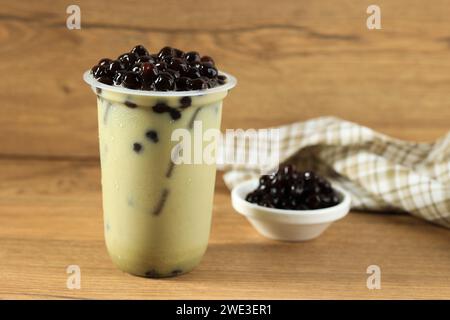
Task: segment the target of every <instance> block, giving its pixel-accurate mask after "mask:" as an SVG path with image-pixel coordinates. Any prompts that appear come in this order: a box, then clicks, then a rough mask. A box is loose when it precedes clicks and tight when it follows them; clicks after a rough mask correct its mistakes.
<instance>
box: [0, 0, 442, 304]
mask: <svg viewBox="0 0 450 320" xmlns="http://www.w3.org/2000/svg"><path fill="white" fill-rule="evenodd" d="M372 3H373V2H372V1H366V0H363V1H356V0H355V1H325V0H317V1H300V0H289V1H283V0H282V1H270V0H260V1H256V0H254V1H241V0H229V1H194V0H186V1H182V2H181V1H169V0H168V1H126V2H125V1H106V0H101V1H95V2H94V1H87V0H81V1H77V4H78V5H79V6H80V8H81V17H82V21H81V30H68V29H67V28H66V26H65V20H66V17H67V14H66V7H67V6H68V3H67V2H66V1H50V0H42V1H31V0H28V1H8V2H3V3H2V4H1V5H0V71H1V74H2V80H1V81H0V101H1V103H0V106H1V107H0V137H1V138H0V298H20V299H35V298H44V299H45V298H120V299H127V298H164V299H165V298H168V299H174V298H199V299H207V298H244V299H245V298H275V299H284V298H294V299H298V298H450V250H449V245H450V241H449V240H450V232H449V231H448V230H446V229H444V228H440V227H436V226H433V225H431V224H428V223H426V222H423V221H420V220H418V219H415V218H413V217H410V216H408V215H397V214H393V213H386V214H374V213H360V212H352V213H351V214H350V215H349V216H348V217H346V218H345V219H343V220H342V221H340V222H337V223H335V224H334V225H333V226H332V227H331V228H330V229H329V230H327V231H326V233H324V234H323V236H321V237H320V238H318V239H316V240H314V241H311V242H305V243H285V242H277V241H271V240H267V239H265V238H263V237H261V236H260V235H258V234H257V233H256V231H255V230H254V229H253V228H252V227H251V226H250V225H249V224H248V222H247V221H246V220H245V219H244V218H243V217H241V216H239V215H237V214H236V213H235V212H234V211H233V209H232V207H231V204H230V196H229V192H228V190H227V189H226V188H225V186H224V184H223V182H222V179H221V176H220V173H219V175H218V178H217V186H216V195H215V200H214V218H213V225H212V233H211V239H210V245H209V248H208V251H207V253H206V255H205V257H204V259H203V261H202V263H201V264H200V265H199V266H198V268H196V269H195V270H194V271H193V272H192V273H189V274H186V275H183V276H180V277H177V278H172V279H166V280H151V279H143V278H137V277H133V276H130V275H127V274H124V273H122V272H120V271H118V270H117V269H115V268H114V266H113V265H112V263H111V262H110V260H109V258H108V256H107V253H106V250H105V245H104V241H103V233H102V232H103V228H102V226H103V224H102V215H101V199H100V195H101V190H100V171H99V160H98V145H97V122H96V121H97V120H96V109H95V97H94V96H93V94H92V93H91V92H90V90H89V89H88V88H87V86H86V85H85V84H84V83H83V82H82V80H81V75H82V72H83V71H84V70H85V69H87V68H89V67H90V66H91V65H92V64H94V63H95V62H96V60H98V58H100V57H105V56H115V55H117V54H119V53H121V52H123V51H126V50H129V48H131V47H132V46H133V45H135V44H137V43H142V44H144V45H146V46H148V47H149V48H151V49H156V48H160V47H162V46H164V45H166V44H168V45H173V46H177V47H180V48H183V49H189V48H195V49H198V50H199V51H201V52H203V53H207V54H209V55H212V56H214V57H215V58H216V60H217V61H218V63H219V65H220V66H221V68H222V69H223V70H226V71H228V72H230V73H232V74H234V75H236V77H237V78H238V79H239V84H238V87H236V89H234V90H233V91H232V93H231V94H230V96H229V97H228V98H227V99H226V101H225V109H224V116H223V128H250V127H255V128H261V127H265V126H269V125H279V124H284V123H288V122H292V121H301V120H305V119H309V118H312V117H317V116H322V115H335V116H339V117H342V118H345V119H347V120H351V121H355V122H358V123H361V124H364V125H367V126H370V127H372V128H374V129H376V130H379V131H381V132H384V133H387V134H390V135H393V136H395V137H398V138H403V139H409V140H416V141H431V140H433V139H436V138H437V137H439V136H440V135H443V134H444V133H446V132H447V130H449V129H450V126H449V123H450V121H449V120H450V108H449V93H448V92H449V90H448V87H449V85H450V58H449V57H450V33H449V30H450V20H449V19H448V16H449V13H450V12H449V6H448V1H444V0H436V1H433V5H429V4H428V3H425V2H424V1H419V0H417V1H414V0H408V1H406V0H396V1H392V0H390V1H387V0H379V1H377V4H378V5H379V6H380V7H381V10H382V28H383V29H382V30H373V31H369V30H368V29H367V28H366V26H365V21H366V18H367V14H366V8H367V6H368V5H370V4H372ZM111 4H113V5H111ZM173 17H177V18H176V19H174V18H173ZM74 264H75V265H79V266H80V268H81V289H80V290H76V289H75V290H69V289H67V288H66V280H67V276H68V275H67V274H66V268H67V266H69V265H74ZM369 265H378V266H380V268H381V285H382V288H381V289H380V290H368V289H367V287H366V279H367V277H368V275H367V274H366V268H367V267H368V266H369Z"/></svg>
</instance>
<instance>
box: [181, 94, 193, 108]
mask: <svg viewBox="0 0 450 320" xmlns="http://www.w3.org/2000/svg"><path fill="white" fill-rule="evenodd" d="M180 104H181V108H187V107H190V106H191V104H192V98H191V97H183V98H181V99H180Z"/></svg>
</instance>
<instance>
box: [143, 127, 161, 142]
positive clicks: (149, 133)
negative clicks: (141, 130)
mask: <svg viewBox="0 0 450 320" xmlns="http://www.w3.org/2000/svg"><path fill="white" fill-rule="evenodd" d="M145 136H146V137H147V138H148V139H149V140H151V141H152V142H154V143H157V142H158V141H159V138H158V133H157V132H156V131H155V130H148V131H147V132H146V133H145Z"/></svg>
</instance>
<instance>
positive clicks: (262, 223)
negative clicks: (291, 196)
mask: <svg viewBox="0 0 450 320" xmlns="http://www.w3.org/2000/svg"><path fill="white" fill-rule="evenodd" d="M258 182H259V180H258V179H255V180H250V181H244V182H242V183H240V184H239V185H237V186H236V187H235V188H233V191H232V192H231V202H232V205H233V207H234V209H235V210H236V211H237V212H239V213H240V214H242V215H244V216H245V217H246V218H247V220H248V221H249V222H250V223H251V224H252V225H253V226H254V227H255V229H256V230H257V231H258V232H259V233H260V234H262V235H263V236H265V237H267V238H271V239H275V240H284V241H305V240H311V239H314V238H316V237H318V236H319V235H321V234H322V232H324V231H325V229H326V228H328V227H329V226H330V225H331V224H332V223H333V222H334V221H336V220H339V219H342V218H343V217H345V216H346V215H347V213H348V212H349V211H350V202H351V200H350V199H351V198H350V195H349V194H348V193H347V192H346V191H344V190H342V189H341V188H338V187H336V186H333V188H334V189H335V190H337V191H338V192H339V194H340V196H341V202H340V203H339V204H337V205H335V206H333V207H329V208H325V209H315V210H284V209H273V208H266V207H263V206H259V205H257V204H254V203H250V202H248V201H246V200H245V197H246V196H247V194H248V193H249V192H251V191H253V190H255V189H256V187H257V186H258Z"/></svg>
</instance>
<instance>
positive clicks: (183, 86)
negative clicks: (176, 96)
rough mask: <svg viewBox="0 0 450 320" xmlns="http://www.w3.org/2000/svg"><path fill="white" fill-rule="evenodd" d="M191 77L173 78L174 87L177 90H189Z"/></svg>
mask: <svg viewBox="0 0 450 320" xmlns="http://www.w3.org/2000/svg"><path fill="white" fill-rule="evenodd" d="M191 85H192V84H191V79H189V78H188V77H180V78H178V79H175V87H176V90H177V91H188V90H191Z"/></svg>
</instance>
